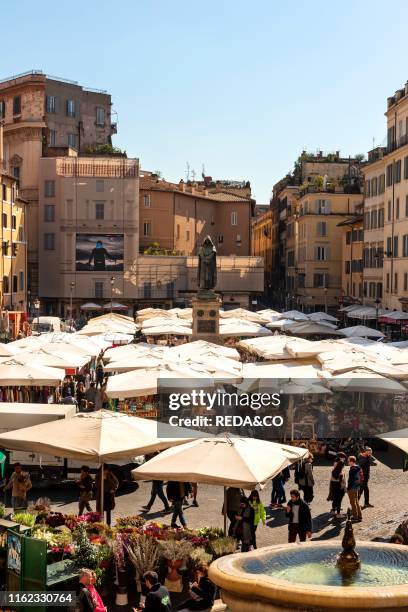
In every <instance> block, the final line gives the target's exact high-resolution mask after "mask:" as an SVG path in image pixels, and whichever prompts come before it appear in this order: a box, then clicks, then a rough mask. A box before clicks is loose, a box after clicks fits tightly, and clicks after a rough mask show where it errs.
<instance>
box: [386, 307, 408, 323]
mask: <svg viewBox="0 0 408 612" xmlns="http://www.w3.org/2000/svg"><path fill="white" fill-rule="evenodd" d="M382 316H384V317H386V318H387V319H393V320H394V321H407V320H408V312H402V310H393V311H391V312H388V311H385V313H384V314H383V315H382Z"/></svg>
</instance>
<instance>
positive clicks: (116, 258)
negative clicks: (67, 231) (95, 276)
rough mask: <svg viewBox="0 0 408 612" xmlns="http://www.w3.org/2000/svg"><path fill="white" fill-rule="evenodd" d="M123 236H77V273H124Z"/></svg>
mask: <svg viewBox="0 0 408 612" xmlns="http://www.w3.org/2000/svg"><path fill="white" fill-rule="evenodd" d="M123 251H124V236H123V234H77V235H76V253H75V268H76V271H77V272H123Z"/></svg>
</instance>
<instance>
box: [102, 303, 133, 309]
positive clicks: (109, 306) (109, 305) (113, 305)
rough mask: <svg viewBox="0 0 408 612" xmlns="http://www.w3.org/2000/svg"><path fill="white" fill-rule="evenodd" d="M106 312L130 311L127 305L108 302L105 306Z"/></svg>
mask: <svg viewBox="0 0 408 612" xmlns="http://www.w3.org/2000/svg"><path fill="white" fill-rule="evenodd" d="M103 309H104V310H128V309H129V307H128V306H125V304H120V303H119V302H108V303H107V304H104V305H103Z"/></svg>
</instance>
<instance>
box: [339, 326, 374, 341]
mask: <svg viewBox="0 0 408 612" xmlns="http://www.w3.org/2000/svg"><path fill="white" fill-rule="evenodd" d="M339 332H340V334H341V335H342V336H345V337H346V338H384V334H383V333H382V332H380V331H378V329H373V328H372V327H367V326H366V325H353V326H352V327H344V328H343V329H340V330H339Z"/></svg>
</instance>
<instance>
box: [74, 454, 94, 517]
mask: <svg viewBox="0 0 408 612" xmlns="http://www.w3.org/2000/svg"><path fill="white" fill-rule="evenodd" d="M77 484H78V488H79V501H78V516H81V515H82V514H83V513H84V510H85V508H86V509H87V511H88V512H92V508H91V505H90V503H89V502H90V500H91V499H92V488H93V480H92V476H91V474H90V471H89V467H88V466H87V465H83V466H82V467H81V471H80V474H79V480H78V481H77Z"/></svg>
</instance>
